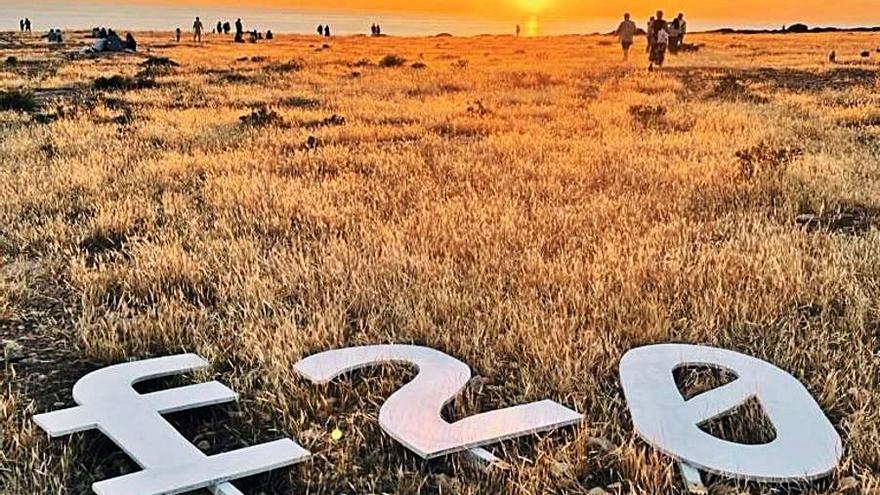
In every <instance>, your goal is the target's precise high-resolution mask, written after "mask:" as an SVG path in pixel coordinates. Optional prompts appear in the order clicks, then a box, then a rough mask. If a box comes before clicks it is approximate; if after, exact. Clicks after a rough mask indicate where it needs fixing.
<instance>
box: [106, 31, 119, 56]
mask: <svg viewBox="0 0 880 495" xmlns="http://www.w3.org/2000/svg"><path fill="white" fill-rule="evenodd" d="M104 50H105V51H108V52H119V51H122V38H120V37H119V35H118V34H116V31H114V30H112V29H108V30H107V43H106V44H105V45H104Z"/></svg>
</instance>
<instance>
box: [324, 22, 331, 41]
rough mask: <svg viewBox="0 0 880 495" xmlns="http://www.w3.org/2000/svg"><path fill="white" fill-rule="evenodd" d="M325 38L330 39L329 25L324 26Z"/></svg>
mask: <svg viewBox="0 0 880 495" xmlns="http://www.w3.org/2000/svg"><path fill="white" fill-rule="evenodd" d="M324 36H325V37H327V38H329V37H330V25H329V24H328V25H326V26H324Z"/></svg>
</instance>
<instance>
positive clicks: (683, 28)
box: [676, 12, 688, 48]
mask: <svg viewBox="0 0 880 495" xmlns="http://www.w3.org/2000/svg"><path fill="white" fill-rule="evenodd" d="M676 19H677V20H678V24H679V29H680V30H681V34H680V35H679V37H678V47H679V48H681V45H682V44H683V43H684V35H686V34H687V32H688V29H687V26H688V23H687V21H686V20H684V14H682V13H681V12H679V13H678V17H676Z"/></svg>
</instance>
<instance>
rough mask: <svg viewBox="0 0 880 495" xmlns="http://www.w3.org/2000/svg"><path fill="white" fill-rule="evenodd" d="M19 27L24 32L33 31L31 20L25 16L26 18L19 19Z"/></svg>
mask: <svg viewBox="0 0 880 495" xmlns="http://www.w3.org/2000/svg"><path fill="white" fill-rule="evenodd" d="M18 29H19V30H20V31H21V32H22V33H30V32H31V20H30V19H28V18H27V17H25V18H24V19H19V20H18Z"/></svg>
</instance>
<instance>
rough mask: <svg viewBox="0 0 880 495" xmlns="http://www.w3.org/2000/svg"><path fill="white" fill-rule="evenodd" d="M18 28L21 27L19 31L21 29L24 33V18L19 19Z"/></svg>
mask: <svg viewBox="0 0 880 495" xmlns="http://www.w3.org/2000/svg"><path fill="white" fill-rule="evenodd" d="M18 29H19V31H21V32H22V33H23V32H24V19H19V20H18Z"/></svg>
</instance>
